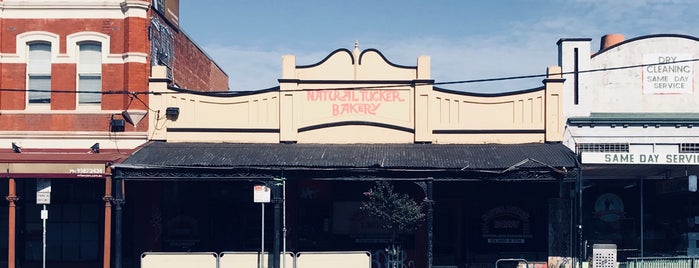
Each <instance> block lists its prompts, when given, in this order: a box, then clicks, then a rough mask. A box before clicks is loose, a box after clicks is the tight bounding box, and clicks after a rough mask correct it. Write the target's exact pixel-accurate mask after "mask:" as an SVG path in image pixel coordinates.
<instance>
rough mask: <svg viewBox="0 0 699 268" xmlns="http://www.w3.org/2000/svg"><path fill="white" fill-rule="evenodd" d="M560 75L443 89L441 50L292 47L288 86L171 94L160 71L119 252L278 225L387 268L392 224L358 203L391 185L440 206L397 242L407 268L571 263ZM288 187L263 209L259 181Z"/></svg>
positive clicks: (242, 237) (271, 230)
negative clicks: (405, 53) (405, 57)
mask: <svg viewBox="0 0 699 268" xmlns="http://www.w3.org/2000/svg"><path fill="white" fill-rule="evenodd" d="M547 71H548V72H549V73H550V75H549V76H548V77H544V78H542V86H541V87H538V88H534V89H526V90H521V91H516V92H511V93H502V94H473V93H465V92H459V91H453V90H449V89H445V88H439V87H435V86H433V82H434V81H433V80H432V79H431V77H430V58H429V57H427V56H420V57H418V58H417V63H416V65H398V64H395V63H392V62H390V61H389V60H388V59H386V58H385V57H384V56H383V54H382V53H381V52H380V51H378V50H376V49H365V50H360V49H359V47H358V45H357V44H355V47H354V49H352V50H350V49H338V50H335V51H333V52H332V53H330V54H329V55H328V56H327V57H326V58H324V59H322V60H320V61H319V62H318V63H316V64H312V65H297V64H296V59H295V57H294V56H292V55H288V56H284V57H283V59H282V77H281V78H280V79H279V80H278V81H279V86H278V87H273V88H269V89H265V90H259V91H253V92H245V93H238V92H230V93H225V94H224V93H215V94H212V93H201V92H191V91H188V90H183V89H178V88H173V87H169V86H168V83H167V79H166V77H165V75H164V69H154V71H153V73H152V76H151V83H150V91H151V92H152V93H153V94H152V95H151V96H150V97H149V98H150V103H149V107H150V109H152V110H156V111H159V113H150V114H149V118H148V120H149V121H150V123H149V130H148V132H149V137H150V141H149V142H148V143H147V144H145V145H144V146H142V147H141V148H139V149H138V151H136V152H135V153H133V154H132V155H131V156H130V157H129V158H128V159H127V160H125V161H124V162H122V163H120V164H115V165H113V170H114V171H113V172H112V175H113V176H112V178H113V180H114V181H115V183H116V184H115V187H116V186H118V187H121V186H122V185H123V189H122V190H115V193H122V194H120V195H119V196H115V198H116V199H119V200H122V201H123V202H117V203H118V204H119V208H118V211H121V212H120V214H115V225H117V224H118V225H119V226H120V227H119V228H120V229H118V230H116V229H115V230H114V233H115V234H116V233H119V234H120V235H115V237H114V239H115V241H117V240H118V241H122V242H120V243H121V244H122V246H121V247H120V248H118V249H115V250H116V251H113V253H114V257H115V258H118V257H119V256H121V257H122V259H123V260H124V263H123V264H124V266H125V267H137V266H138V262H139V258H140V256H141V254H142V253H143V252H149V251H150V252H230V251H234V252H255V251H259V250H260V246H261V240H262V238H261V233H264V234H265V235H264V237H265V238H264V241H265V243H264V244H265V245H266V249H265V250H270V251H272V252H274V250H275V249H274V247H275V246H274V245H275V243H278V244H279V246H276V247H277V248H276V250H279V251H282V252H284V251H286V252H307V251H357V250H361V251H369V252H371V253H372V263H373V265H374V267H385V266H386V262H385V258H386V251H385V248H386V246H387V244H388V243H389V242H390V233H389V232H387V231H386V230H382V229H380V228H377V224H376V222H373V221H372V219H370V218H368V217H366V215H363V214H362V213H361V211H360V210H359V206H360V204H361V202H362V201H363V198H364V195H363V193H364V192H366V191H367V190H368V189H369V188H370V187H371V186H372V185H373V184H374V182H375V181H377V180H388V181H391V182H392V183H394V185H395V186H396V189H397V190H398V191H401V192H403V193H407V194H409V195H410V196H411V197H413V198H415V200H417V201H422V200H425V201H428V203H429V204H430V205H429V206H428V214H429V216H428V217H427V218H428V219H427V220H426V221H425V222H424V223H423V224H421V226H420V227H419V229H418V230H417V231H416V232H415V233H404V234H400V236H399V240H400V242H401V244H402V250H401V254H402V255H401V256H403V257H402V259H401V262H402V263H403V264H404V265H407V266H411V265H412V266H415V267H427V265H428V263H429V264H432V265H442V266H453V267H457V266H458V267H462V266H464V265H466V264H471V265H476V264H482V265H492V264H493V263H495V261H496V260H497V259H500V258H513V257H517V258H526V259H527V260H529V261H531V262H538V263H544V264H545V263H547V262H551V263H559V264H560V263H563V262H568V263H569V262H570V259H569V257H570V256H572V254H573V253H572V250H573V249H571V248H570V244H571V239H573V236H572V234H573V231H574V230H573V228H574V226H573V225H572V222H571V218H572V216H571V212H570V211H571V210H572V209H574V207H575V206H574V202H573V201H574V200H575V199H574V197H573V196H571V195H572V194H574V191H572V190H573V189H574V187H575V182H576V179H577V174H578V172H577V170H578V165H577V161H576V158H575V155H574V153H573V151H572V150H570V149H569V148H568V147H566V146H565V145H564V144H562V143H561V141H562V139H563V136H564V130H565V122H564V120H562V118H563V117H562V116H563V106H562V105H563V96H562V94H563V91H562V89H563V88H562V86H563V79H562V78H561V76H560V70H559V69H558V68H556V67H551V68H550V69H549V70H547ZM280 181H283V182H284V184H285V186H284V191H283V197H284V199H283V206H282V205H278V204H282V202H281V201H280V203H274V202H272V204H269V205H267V206H266V207H267V208H266V209H265V210H264V214H262V212H261V211H262V208H261V205H260V204H258V203H254V202H253V195H254V193H253V188H254V186H255V185H260V184H266V185H270V184H278V183H279V182H280ZM275 198H281V196H280V195H276V197H273V198H272V199H273V200H274V199H275ZM277 200H279V199H277ZM280 206H281V207H280ZM280 211H281V212H280ZM277 213H282V214H283V220H282V221H281V223H280V224H283V225H284V226H283V228H275V226H274V225H275V224H274V221H273V220H272V219H274V218H275V214H276V215H280V214H277ZM262 215H264V216H262ZM278 217H279V216H278ZM263 218H264V219H266V220H265V221H264V223H265V224H264V226H265V228H264V229H262V225H263V224H262V223H263V220H262V219H263ZM263 230H264V231H263ZM278 230H286V232H283V233H282V234H279V233H276V232H275V231H278ZM274 237H281V238H279V239H280V240H283V241H278V240H277V241H275V240H276V239H275V238H274ZM127 241H128V242H127ZM117 251H118V252H117Z"/></svg>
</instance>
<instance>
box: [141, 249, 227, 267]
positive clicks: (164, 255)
mask: <svg viewBox="0 0 699 268" xmlns="http://www.w3.org/2000/svg"><path fill="white" fill-rule="evenodd" d="M217 262H218V255H217V254H216V253H214V252H145V253H143V254H141V268H217V267H218V266H217Z"/></svg>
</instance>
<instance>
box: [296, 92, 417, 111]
mask: <svg viewBox="0 0 699 268" xmlns="http://www.w3.org/2000/svg"><path fill="white" fill-rule="evenodd" d="M400 93H401V92H400V91H398V90H315V91H308V92H306V100H307V101H311V102H331V111H332V115H333V116H339V115H376V112H377V110H378V109H379V107H381V104H382V103H387V102H405V101H406V100H405V99H404V98H401V96H400Z"/></svg>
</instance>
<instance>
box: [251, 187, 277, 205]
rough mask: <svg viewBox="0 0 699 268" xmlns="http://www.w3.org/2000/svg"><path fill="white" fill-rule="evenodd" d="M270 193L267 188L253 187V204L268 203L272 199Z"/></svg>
mask: <svg viewBox="0 0 699 268" xmlns="http://www.w3.org/2000/svg"><path fill="white" fill-rule="evenodd" d="M271 197H272V191H270V189H269V187H267V186H264V185H255V187H254V188H253V202H255V203H269V201H270V200H271V199H272V198H271Z"/></svg>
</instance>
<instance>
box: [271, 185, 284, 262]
mask: <svg viewBox="0 0 699 268" xmlns="http://www.w3.org/2000/svg"><path fill="white" fill-rule="evenodd" d="M272 201H273V202H274V241H272V250H271V251H270V258H269V260H270V265H269V266H270V267H269V268H279V259H280V258H279V253H280V250H279V247H280V245H279V243H280V242H281V240H282V239H281V226H282V224H281V220H282V219H281V216H282V200H281V184H280V183H279V182H274V184H273V185H272Z"/></svg>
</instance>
